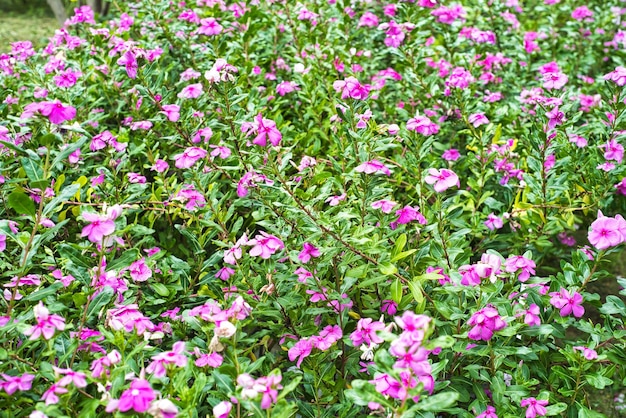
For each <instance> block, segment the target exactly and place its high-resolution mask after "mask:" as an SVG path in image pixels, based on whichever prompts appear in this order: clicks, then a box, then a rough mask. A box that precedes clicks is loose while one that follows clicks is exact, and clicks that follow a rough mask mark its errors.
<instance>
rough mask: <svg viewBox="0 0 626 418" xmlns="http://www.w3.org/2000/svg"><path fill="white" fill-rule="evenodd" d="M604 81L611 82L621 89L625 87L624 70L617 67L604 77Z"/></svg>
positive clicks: (625, 74) (625, 69)
mask: <svg viewBox="0 0 626 418" xmlns="http://www.w3.org/2000/svg"><path fill="white" fill-rule="evenodd" d="M604 79H605V80H610V81H613V82H614V83H615V84H617V85H618V86H620V87H622V86H624V85H626V68H624V67H622V66H619V67H617V68H615V70H614V71H611V72H610V73H608V74H607V75H605V76H604Z"/></svg>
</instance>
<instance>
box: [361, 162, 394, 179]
mask: <svg viewBox="0 0 626 418" xmlns="http://www.w3.org/2000/svg"><path fill="white" fill-rule="evenodd" d="M354 171H356V172H357V173H365V174H374V173H376V172H378V171H380V172H382V173H383V174H386V175H388V176H390V175H391V171H390V170H389V169H388V168H387V166H385V164H383V163H381V162H380V161H378V160H372V161H366V162H364V163H363V164H360V165H358V166H357V167H356V168H355V169H354Z"/></svg>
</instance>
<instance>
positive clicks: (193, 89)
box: [178, 83, 202, 99]
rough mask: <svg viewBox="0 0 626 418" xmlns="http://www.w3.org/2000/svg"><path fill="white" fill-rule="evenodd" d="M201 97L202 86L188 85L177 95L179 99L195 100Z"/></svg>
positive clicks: (197, 84)
mask: <svg viewBox="0 0 626 418" xmlns="http://www.w3.org/2000/svg"><path fill="white" fill-rule="evenodd" d="M201 95H202V84H200V83H196V84H190V85H188V86H185V87H184V88H183V89H182V90H181V91H180V93H178V97H179V98H181V99H197V98H198V97H200V96H201Z"/></svg>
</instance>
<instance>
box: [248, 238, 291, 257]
mask: <svg viewBox="0 0 626 418" xmlns="http://www.w3.org/2000/svg"><path fill="white" fill-rule="evenodd" d="M247 245H252V246H253V247H252V249H251V250H250V255H251V256H252V257H257V256H260V257H261V258H263V259H268V258H270V256H271V255H272V254H274V253H275V252H276V251H278V250H281V249H283V248H285V244H284V243H283V242H282V241H281V240H280V239H278V237H275V236H274V235H269V234H268V233H266V232H261V233H260V234H259V235H257V236H255V237H254V239H251V240H250V241H248V243H247Z"/></svg>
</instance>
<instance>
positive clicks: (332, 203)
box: [325, 193, 346, 206]
mask: <svg viewBox="0 0 626 418" xmlns="http://www.w3.org/2000/svg"><path fill="white" fill-rule="evenodd" d="M344 200H346V194H345V193H342V194H340V195H339V196H331V197H329V198H328V199H326V200H325V202H326V203H328V205H329V206H337V205H338V204H339V202H342V201H344Z"/></svg>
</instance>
